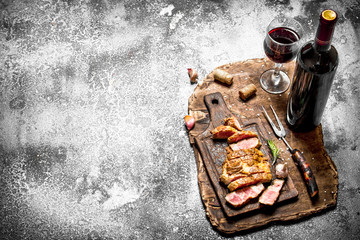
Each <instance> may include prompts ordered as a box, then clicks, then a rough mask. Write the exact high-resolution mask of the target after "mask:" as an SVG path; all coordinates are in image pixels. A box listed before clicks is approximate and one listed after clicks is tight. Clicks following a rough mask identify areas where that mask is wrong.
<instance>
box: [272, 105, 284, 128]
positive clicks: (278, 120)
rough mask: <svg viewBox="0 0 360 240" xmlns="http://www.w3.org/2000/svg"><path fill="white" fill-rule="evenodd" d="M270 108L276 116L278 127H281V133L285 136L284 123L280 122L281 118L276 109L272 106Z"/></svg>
mask: <svg viewBox="0 0 360 240" xmlns="http://www.w3.org/2000/svg"><path fill="white" fill-rule="evenodd" d="M270 108H271V110H272V112H273V113H274V116H275V118H276V121H277V123H278V125H279V127H280V131H281V133H282V134H284V133H285V129H284V126H283V125H282V123H281V122H280V119H279V117H278V116H277V114H276V112H275V110H274V108H273V107H272V106H271V105H270Z"/></svg>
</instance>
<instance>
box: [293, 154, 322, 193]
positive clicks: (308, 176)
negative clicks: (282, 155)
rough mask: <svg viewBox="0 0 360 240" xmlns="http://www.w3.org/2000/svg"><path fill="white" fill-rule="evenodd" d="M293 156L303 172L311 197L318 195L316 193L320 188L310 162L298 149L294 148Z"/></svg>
mask: <svg viewBox="0 0 360 240" xmlns="http://www.w3.org/2000/svg"><path fill="white" fill-rule="evenodd" d="M291 156H292V158H293V159H294V161H295V163H296V165H297V166H298V168H299V170H300V171H301V173H302V176H303V178H304V180H305V183H306V187H307V190H308V192H309V195H310V197H314V196H316V194H317V193H318V192H319V189H318V186H317V184H316V180H315V176H314V174H313V172H312V171H311V168H310V165H309V163H308V162H307V161H306V159H305V157H304V155H303V154H302V153H301V152H300V151H299V150H298V149H293V151H292V152H291Z"/></svg>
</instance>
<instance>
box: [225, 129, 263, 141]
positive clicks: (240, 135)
mask: <svg viewBox="0 0 360 240" xmlns="http://www.w3.org/2000/svg"><path fill="white" fill-rule="evenodd" d="M252 137H258V135H257V134H256V133H254V132H252V131H237V132H236V133H234V134H232V135H231V136H230V137H228V139H227V142H228V143H229V144H231V143H235V142H238V141H240V140H242V139H246V138H252Z"/></svg>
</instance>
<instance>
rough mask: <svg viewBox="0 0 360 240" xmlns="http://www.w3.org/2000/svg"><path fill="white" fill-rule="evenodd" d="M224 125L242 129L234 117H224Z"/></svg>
mask: <svg viewBox="0 0 360 240" xmlns="http://www.w3.org/2000/svg"><path fill="white" fill-rule="evenodd" d="M224 125H225V126H230V127H233V128H235V129H237V130H239V131H241V130H242V129H241V126H240V123H239V121H238V120H237V119H236V118H234V117H230V118H225V119H224Z"/></svg>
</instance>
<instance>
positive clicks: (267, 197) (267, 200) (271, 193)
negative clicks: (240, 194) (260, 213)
mask: <svg viewBox="0 0 360 240" xmlns="http://www.w3.org/2000/svg"><path fill="white" fill-rule="evenodd" d="M284 182H285V181H284V180H283V179H275V180H274V181H273V183H272V185H270V186H268V187H267V189H266V190H265V191H264V192H263V194H261V196H260V198H259V202H260V203H262V204H265V205H273V204H274V203H275V201H276V200H277V198H278V197H279V195H280V190H281V188H282V187H283V185H284Z"/></svg>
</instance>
